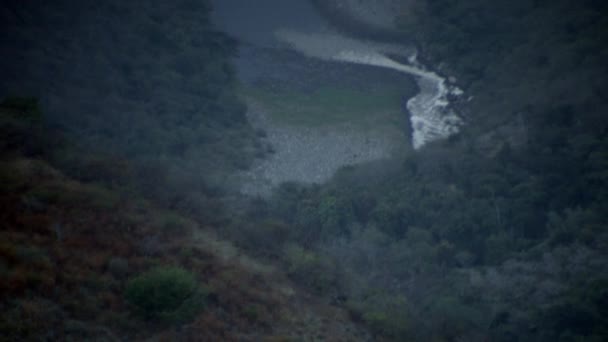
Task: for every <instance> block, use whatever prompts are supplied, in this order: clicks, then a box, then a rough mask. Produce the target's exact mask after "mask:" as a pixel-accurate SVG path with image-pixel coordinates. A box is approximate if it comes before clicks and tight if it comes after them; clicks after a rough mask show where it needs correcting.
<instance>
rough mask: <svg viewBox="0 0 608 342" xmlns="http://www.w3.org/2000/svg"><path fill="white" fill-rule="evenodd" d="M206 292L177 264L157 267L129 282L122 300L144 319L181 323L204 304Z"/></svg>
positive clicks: (190, 318) (190, 317) (193, 314)
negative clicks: (124, 298)
mask: <svg viewBox="0 0 608 342" xmlns="http://www.w3.org/2000/svg"><path fill="white" fill-rule="evenodd" d="M205 297H206V291H205V290H204V289H203V288H201V287H200V286H199V285H198V282H197V280H196V278H195V276H194V275H193V274H192V273H190V272H188V271H186V270H184V269H183V268H179V267H158V268H155V269H152V270H150V271H148V272H145V273H143V274H141V275H139V276H137V277H135V278H133V279H131V280H130V281H129V283H128V284H127V288H126V299H127V301H128V302H129V304H131V305H132V306H133V308H134V309H135V312H136V313H137V314H138V315H140V316H142V317H143V318H145V319H148V320H159V321H162V322H165V323H184V322H187V321H190V320H192V318H194V316H195V315H196V314H197V313H198V312H200V311H201V310H202V309H203V307H204V305H205Z"/></svg>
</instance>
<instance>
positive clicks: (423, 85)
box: [275, 30, 463, 149]
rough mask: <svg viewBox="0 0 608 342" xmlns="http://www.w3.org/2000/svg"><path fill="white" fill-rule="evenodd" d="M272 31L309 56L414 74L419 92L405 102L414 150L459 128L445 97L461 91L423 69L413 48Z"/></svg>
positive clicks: (339, 37)
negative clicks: (404, 59) (405, 60)
mask: <svg viewBox="0 0 608 342" xmlns="http://www.w3.org/2000/svg"><path fill="white" fill-rule="evenodd" d="M275 34H276V36H277V38H278V39H279V40H281V41H283V42H285V43H288V44H289V45H291V47H292V48H294V49H295V50H296V51H299V52H300V53H303V54H305V55H307V56H309V57H313V58H319V59H324V60H333V61H341V62H348V63H356V64H364V65H371V66H376V67H381V68H389V69H393V70H396V71H399V72H403V73H406V74H410V75H413V76H415V77H416V80H417V83H418V87H419V88H420V92H419V93H418V94H417V95H416V96H414V97H412V98H411V99H409V100H408V101H407V109H408V111H409V112H410V122H411V126H412V146H413V147H414V149H419V148H420V147H422V146H424V145H425V144H426V143H429V142H431V141H435V140H439V139H444V138H447V137H449V136H450V135H452V134H454V133H457V132H458V131H459V128H460V126H461V125H462V119H461V118H460V117H459V116H458V115H457V114H456V113H455V112H454V111H453V110H452V109H450V108H449V106H448V105H449V103H450V102H449V97H450V96H461V95H462V94H463V92H462V90H461V89H459V88H458V87H455V86H450V85H448V84H446V83H447V82H446V79H445V78H443V77H441V76H440V75H438V74H437V73H435V72H432V71H428V70H425V68H424V67H423V66H422V65H420V64H419V63H418V62H417V61H416V52H415V51H414V50H412V49H405V48H401V47H397V46H395V45H389V44H379V43H373V42H363V41H358V40H354V39H350V38H346V37H342V36H339V35H336V34H306V33H300V32H294V31H289V30H279V31H277V32H276V33H275ZM387 54H395V55H402V56H403V55H405V56H409V58H408V61H409V64H402V63H400V62H397V61H395V60H394V59H392V58H390V57H388V56H387Z"/></svg>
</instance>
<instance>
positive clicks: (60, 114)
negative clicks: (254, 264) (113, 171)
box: [0, 0, 258, 196]
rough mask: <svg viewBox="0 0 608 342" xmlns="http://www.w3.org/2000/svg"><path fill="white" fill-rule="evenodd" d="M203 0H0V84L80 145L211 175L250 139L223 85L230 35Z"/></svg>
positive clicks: (221, 174) (222, 172)
mask: <svg viewBox="0 0 608 342" xmlns="http://www.w3.org/2000/svg"><path fill="white" fill-rule="evenodd" d="M209 10H210V9H209V5H208V3H207V2H206V1H186V0H182V1H173V2H165V1H151V2H146V3H141V2H124V1H103V2H95V1H79V2H77V3H74V2H73V1H52V2H49V1H36V0H31V1H23V2H21V1H11V2H7V3H6V4H5V5H3V6H2V8H1V12H0V15H1V18H2V22H3V23H2V32H1V33H0V35H1V37H2V46H1V47H0V48H1V49H2V56H3V58H2V61H1V62H0V68H1V69H0V70H1V71H0V72H1V73H2V75H3V77H2V79H1V81H0V92H1V93H3V94H5V96H8V95H15V96H35V97H37V98H39V99H40V102H41V105H42V106H43V107H44V109H45V110H44V113H45V116H47V119H48V121H49V122H50V123H51V124H52V125H53V126H54V127H57V128H60V129H62V130H65V131H67V132H68V133H69V135H70V137H72V138H74V140H76V141H78V145H79V146H81V147H82V149H83V150H85V151H101V152H104V153H106V154H108V155H112V156H115V157H117V158H128V159H130V160H132V161H133V160H137V162H138V164H139V165H142V168H144V169H147V171H142V172H144V173H145V172H151V173H152V174H150V175H148V176H147V177H145V178H148V180H149V181H150V182H154V180H153V179H154V178H158V177H162V175H157V174H154V173H159V172H165V173H168V175H167V177H169V178H171V179H172V180H173V186H172V188H176V187H180V188H181V190H183V189H188V190H190V189H193V188H204V187H208V188H216V187H218V186H223V185H225V178H226V175H227V174H228V173H229V172H231V171H234V170H236V169H243V168H246V167H247V166H248V165H249V164H250V163H251V160H252V159H253V157H254V154H255V153H258V148H257V147H256V145H255V144H256V138H255V134H254V132H253V129H251V128H250V127H249V125H248V123H247V121H246V119H245V115H244V113H245V106H244V105H243V104H242V103H241V102H240V101H239V100H238V99H237V97H236V94H235V92H234V87H235V86H236V84H235V78H234V71H233V67H232V65H231V63H230V61H229V60H228V58H229V57H230V56H232V55H234V53H235V52H236V50H235V48H236V43H235V42H234V41H233V40H232V39H231V38H229V37H227V36H226V35H224V34H223V33H221V32H217V31H216V30H214V28H213V27H212V26H211V25H210V22H209ZM66 158H67V157H66ZM79 159H81V158H80V157H79ZM66 162H67V161H66ZM201 170H205V172H201ZM93 177H94V176H93ZM138 178H144V177H138ZM143 187H145V188H148V189H149V188H152V186H151V184H146V185H143ZM163 191H166V189H165V190H163ZM165 196H166V195H165Z"/></svg>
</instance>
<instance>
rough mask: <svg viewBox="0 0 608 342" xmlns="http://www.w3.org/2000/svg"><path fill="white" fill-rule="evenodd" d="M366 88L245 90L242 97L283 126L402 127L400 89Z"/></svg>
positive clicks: (382, 86)
mask: <svg viewBox="0 0 608 342" xmlns="http://www.w3.org/2000/svg"><path fill="white" fill-rule="evenodd" d="M366 88H367V87H366ZM366 88H362V87H360V88H355V87H320V88H317V89H315V90H312V91H307V92H305V91H297V90H293V89H289V88H288V87H286V88H285V89H269V87H255V88H254V87H246V88H243V89H242V93H243V95H244V96H245V97H248V98H251V99H253V100H254V101H258V102H260V103H261V104H263V105H264V106H265V108H266V109H267V110H268V113H269V115H270V117H271V118H272V119H274V120H276V121H278V122H283V123H287V124H292V125H305V126H322V125H328V124H340V123H349V124H352V125H356V126H361V127H368V125H369V124H370V123H374V126H379V125H391V126H393V125H397V126H399V127H403V122H404V120H405V114H404V113H403V109H402V108H401V106H402V102H403V99H402V98H403V89H401V88H399V87H397V86H394V85H375V86H374V87H373V88H371V87H369V88H367V89H366Z"/></svg>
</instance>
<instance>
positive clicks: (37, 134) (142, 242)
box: [0, 99, 368, 341]
mask: <svg viewBox="0 0 608 342" xmlns="http://www.w3.org/2000/svg"><path fill="white" fill-rule="evenodd" d="M15 102H16V100H15V99H14V100H11V101H4V102H3V103H2V105H1V106H0V131H2V133H3V137H4V139H3V141H2V150H1V151H0V152H1V155H0V163H1V168H0V170H1V171H0V180H1V182H0V184H1V188H0V204H1V206H0V207H1V208H2V209H1V210H0V217H1V218H2V230H1V231H0V241H2V242H1V243H0V258H1V259H0V260H1V263H0V274H1V276H2V282H1V283H0V293H1V294H2V296H1V297H0V307H1V308H2V310H1V312H2V313H1V314H0V330H1V331H2V337H0V340H2V341H23V340H40V339H45V340H83V339H87V340H88V339H95V340H110V341H120V340H148V339H169V340H197V341H217V340H223V341H231V340H234V341H236V340H239V341H240V340H255V341H286V340H294V339H295V340H301V339H304V340H310V339H323V340H328V339H329V340H336V341H338V340H339V341H352V340H364V339H367V338H368V337H367V336H368V335H367V333H366V332H365V331H364V330H361V329H360V328H359V327H357V326H356V325H354V323H353V322H352V321H351V319H350V316H349V315H348V314H347V313H346V312H345V311H344V310H343V309H340V308H337V307H335V306H332V305H329V304H327V302H325V301H322V300H319V299H317V298H314V297H313V296H311V295H310V294H309V293H308V291H307V290H306V289H303V288H302V287H301V286H300V285H298V284H294V283H293V282H291V281H290V280H289V279H288V278H287V276H286V274H285V272H283V271H282V270H281V269H280V268H279V266H280V265H279V264H276V263H268V262H260V261H258V260H256V259H254V258H251V257H249V256H247V254H246V253H244V252H243V251H241V250H239V249H237V248H236V247H234V246H233V245H232V244H231V243H230V242H228V241H225V240H222V239H221V238H219V237H218V235H217V231H218V230H220V228H221V227H215V226H206V225H204V224H201V223H200V222H197V221H196V220H195V219H193V218H191V217H187V216H184V215H183V214H180V213H178V212H176V211H172V210H170V209H167V208H163V207H160V206H159V204H158V202H155V201H150V200H148V199H146V198H144V197H141V196H138V195H136V194H134V193H127V192H125V191H121V190H116V189H112V188H111V187H109V186H107V185H104V184H101V183H99V182H83V181H79V180H76V179H74V178H71V177H69V176H67V175H66V174H65V173H64V172H63V171H62V170H61V169H59V168H57V166H55V165H53V164H54V163H53V161H52V159H51V158H50V157H49V156H50V155H51V154H53V153H56V152H64V151H63V149H65V148H66V147H65V145H64V146H63V147H62V144H59V143H56V144H55V143H53V142H56V141H64V142H65V138H62V137H61V136H57V135H54V134H51V133H49V132H48V131H47V130H48V128H47V127H46V126H45V125H44V123H42V122H40V121H39V120H40V118H39V117H38V116H37V114H36V113H37V110H36V109H35V108H36V107H34V106H22V105H16V104H15ZM22 103H31V102H28V101H26V100H25V99H23V100H21V101H20V104H22ZM32 110H33V111H32ZM26 137H27V139H28V141H29V142H28V145H27V146H26V145H25V144H23V140H22V139H24V138H26ZM98 160H99V161H100V162H105V163H107V165H111V168H112V170H111V171H112V172H114V174H118V173H120V172H122V171H123V170H125V169H128V168H129V166H130V165H129V163H128V162H124V163H123V164H122V166H121V167H122V168H121V169H120V170H118V169H117V166H118V165H117V164H116V161H115V160H107V159H104V158H103V157H101V156H100V157H99V159H98ZM208 209H209V208H207V209H206V210H208ZM204 210H205V209H204ZM207 214H208V215H214V214H213V213H210V212H208V213H207ZM159 266H165V267H167V266H172V267H180V268H181V269H183V270H187V272H190V273H191V274H192V275H193V277H194V278H195V279H196V284H197V286H200V287H201V288H202V289H203V290H202V293H203V295H202V297H201V298H199V299H198V300H200V303H199V304H200V307H199V309H197V310H196V311H194V312H193V314H188V316H187V317H188V318H187V320H183V321H182V320H181V318H180V319H178V320H177V321H173V319H171V320H168V319H167V318H163V316H151V317H150V316H147V315H142V313H140V312H139V311H138V310H137V302H136V303H133V302H132V301H131V300H130V297H129V292H128V291H129V288H130V286H131V280H132V279H135V278H137V277H138V276H140V275H141V274H146V273H145V272H146V271H148V270H150V269H155V268H158V267H159Z"/></svg>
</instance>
